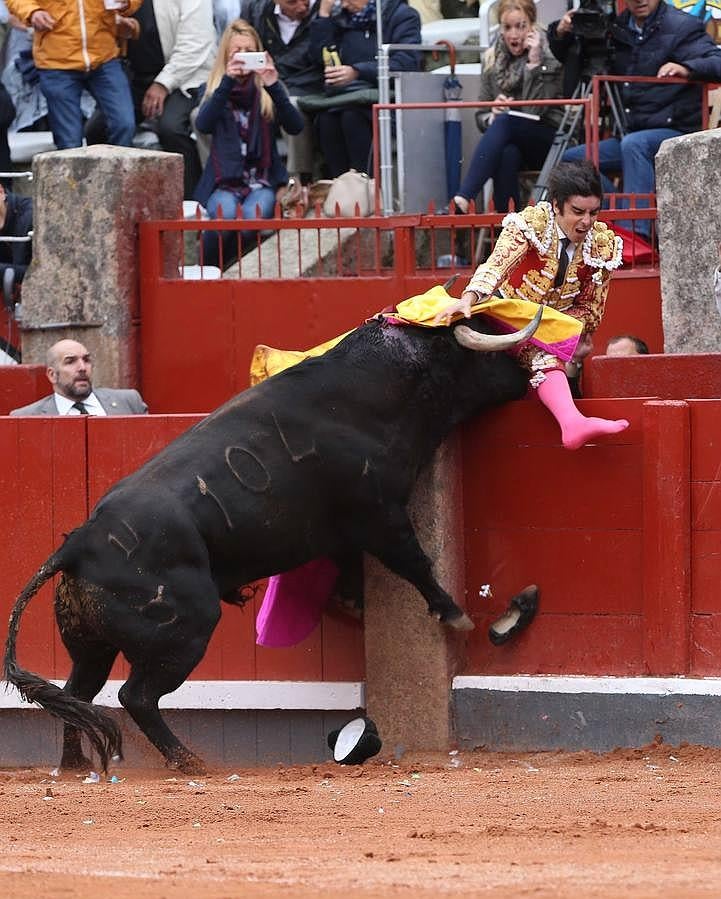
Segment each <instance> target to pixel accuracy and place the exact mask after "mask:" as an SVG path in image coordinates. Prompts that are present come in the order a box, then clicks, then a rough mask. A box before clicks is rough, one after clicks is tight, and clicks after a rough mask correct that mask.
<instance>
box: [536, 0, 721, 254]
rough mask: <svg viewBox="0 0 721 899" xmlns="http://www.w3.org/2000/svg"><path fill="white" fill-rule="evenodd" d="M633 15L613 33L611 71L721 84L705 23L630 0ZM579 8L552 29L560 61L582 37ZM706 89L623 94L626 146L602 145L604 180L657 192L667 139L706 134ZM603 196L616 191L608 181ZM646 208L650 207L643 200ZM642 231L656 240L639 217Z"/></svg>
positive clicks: (720, 60) (653, 88) (650, 0)
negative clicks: (618, 175)
mask: <svg viewBox="0 0 721 899" xmlns="http://www.w3.org/2000/svg"><path fill="white" fill-rule="evenodd" d="M625 5H626V9H625V11H624V12H623V13H621V15H620V16H619V17H618V18H617V19H616V21H615V23H614V24H613V26H612V27H611V36H610V43H611V51H612V52H611V54H610V59H611V65H610V69H609V71H610V74H614V75H649V76H650V75H654V76H656V77H658V78H685V79H691V78H693V79H698V80H701V81H721V48H719V47H717V46H716V44H715V43H714V42H713V40H712V39H711V38H710V37H709V35H708V34H707V33H706V31H705V29H704V26H703V24H702V22H701V21H700V19H698V18H697V17H696V16H690V15H688V14H687V13H685V12H682V11H681V10H678V9H675V8H674V7H673V6H669V5H668V4H667V3H665V2H663V0H626V4H625ZM574 14H575V11H574V10H569V12H567V13H566V14H565V15H564V16H563V18H562V19H560V20H559V21H558V22H553V23H552V24H551V25H550V26H549V28H548V36H549V44H550V47H551V50H552V51H553V53H554V54H555V56H556V57H557V58H558V59H559V60H561V62H565V61H566V58H567V57H568V55H569V53H571V52H572V51H576V50H577V46H576V45H577V42H578V41H580V40H581V39H580V38H578V37H577V36H575V35H574V33H573V16H574ZM701 100H702V91H701V87H700V85H685V84H670V85H659V84H629V85H627V86H624V87H622V88H621V106H622V107H623V112H624V115H625V121H626V126H627V127H626V130H627V133H626V136H625V137H624V138H623V139H622V140H618V139H617V138H615V137H614V138H608V139H606V140H602V141H601V142H600V144H599V167H600V170H601V172H602V173H603V174H604V175H608V174H611V173H615V172H619V171H620V172H622V173H623V190H624V192H625V193H641V194H643V193H653V191H654V190H655V186H656V178H655V171H654V157H655V156H656V153H657V152H658V148H659V147H660V146H661V144H662V143H663V141H665V140H668V139H669V138H671V137H678V136H679V135H680V134H688V133H690V132H692V131H698V130H699V129H700V128H701ZM585 155H586V147H585V145H582V146H578V147H573V148H572V149H570V150H567V151H566V153H565V154H564V157H563V158H564V159H565V160H571V159H583V158H584V157H585ZM604 190H605V191H606V192H607V193H608V192H613V191H614V190H615V186H614V184H613V182H612V181H610V180H609V179H608V178H607V177H606V178H604ZM638 205H639V206H641V205H647V204H645V203H641V202H639V204H638ZM635 226H636V230H637V231H638V232H640V233H641V234H642V235H643V236H645V237H649V236H650V233H651V222H650V221H649V220H647V219H643V220H642V219H639V220H638V221H636V223H635Z"/></svg>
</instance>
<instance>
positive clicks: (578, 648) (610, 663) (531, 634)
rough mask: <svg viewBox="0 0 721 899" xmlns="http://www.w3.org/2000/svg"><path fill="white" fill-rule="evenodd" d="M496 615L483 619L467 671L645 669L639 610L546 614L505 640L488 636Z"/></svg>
mask: <svg viewBox="0 0 721 899" xmlns="http://www.w3.org/2000/svg"><path fill="white" fill-rule="evenodd" d="M491 621H492V619H491V618H490V617H489V618H487V619H485V620H481V621H479V622H478V624H477V628H478V633H479V638H478V640H477V643H476V645H475V646H474V652H473V655H472V658H471V659H469V665H468V667H467V669H466V670H465V671H464V672H463V673H464V674H587V675H607V674H615V675H618V676H629V677H630V676H634V675H641V674H644V673H645V668H644V664H643V619H642V618H641V617H640V616H635V615H624V616H621V615H586V614H583V613H581V614H578V615H545V614H542V615H538V616H537V618H536V620H534V622H533V624H532V625H531V627H529V628H528V630H527V631H525V633H522V634H519V636H518V638H517V639H514V640H512V641H510V642H509V643H506V644H505V645H503V646H494V645H493V644H492V643H491V642H490V641H489V640H488V637H487V631H488V626H489V625H490V624H491ZM474 633H475V632H474Z"/></svg>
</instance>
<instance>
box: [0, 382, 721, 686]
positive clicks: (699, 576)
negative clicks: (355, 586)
mask: <svg viewBox="0 0 721 899" xmlns="http://www.w3.org/2000/svg"><path fill="white" fill-rule="evenodd" d="M582 407H583V409H584V411H586V412H587V413H589V414H596V415H604V416H612V417H618V416H625V417H627V418H628V419H629V420H630V422H631V427H630V428H629V429H628V430H627V431H625V432H624V433H623V434H620V435H617V436H616V437H614V438H608V439H606V440H604V442H603V445H598V446H591V447H584V448H582V449H581V450H578V451H577V452H573V453H571V452H567V451H565V450H563V449H562V447H561V446H560V445H559V436H558V431H557V427H556V425H555V423H554V422H553V420H552V419H551V418H550V416H549V415H548V413H547V412H546V410H545V409H544V408H543V407H541V406H540V404H538V402H537V400H536V399H535V398H534V397H532V398H530V399H528V400H524V401H521V402H517V403H511V404H509V405H508V406H506V407H504V408H502V409H498V410H495V411H493V412H491V413H489V414H487V415H484V416H482V417H480V418H479V419H478V420H477V421H474V422H472V423H470V424H469V425H467V427H466V428H465V431H464V462H463V464H464V520H465V541H466V546H465V548H466V560H467V561H466V601H467V606H468V609H469V612H470V614H471V616H472V618H473V619H474V621H475V623H476V630H475V631H474V632H473V633H472V634H471V635H470V638H469V644H468V664H467V667H466V671H465V673H468V674H480V673H490V674H515V673H531V674H533V673H543V674H550V673H577V674H589V675H609V674H614V675H641V674H650V675H667V674H669V675H670V674H687V675H698V676H704V675H706V676H708V675H714V676H719V675H721V628H720V627H719V625H720V624H721V596H719V591H718V583H719V575H721V555H719V551H718V547H719V545H721V462H720V461H719V458H720V456H719V446H720V445H721V400H691V401H689V402H681V401H647V400H642V399H623V400H621V399H618V400H611V399H608V400H600V399H598V400H584V401H583V403H582ZM195 420H197V419H196V418H195V417H194V416H148V417H132V418H116V417H110V418H102V419H94V418H90V419H85V418H80V417H77V418H64V419H54V418H50V419H40V418H37V419H33V418H30V419H9V418H1V419H0V451H1V452H2V457H3V459H4V461H5V464H4V466H3V467H2V469H0V485H1V486H2V488H3V496H4V498H5V522H6V534H7V535H8V539H6V540H5V541H3V542H2V544H0V565H2V570H3V571H4V572H5V579H4V584H5V587H4V590H3V592H2V597H1V600H0V616H2V620H3V621H6V620H7V617H8V613H9V610H10V607H11V604H12V602H13V601H14V597H15V596H16V595H17V593H18V592H19V590H20V589H21V588H22V586H23V584H24V583H25V582H26V581H27V580H28V579H29V577H30V575H31V574H32V573H33V572H34V571H35V570H36V569H37V568H38V566H39V565H40V564H41V563H42V561H43V560H44V559H45V558H46V557H47V556H48V555H49V554H50V553H51V552H52V550H53V548H55V547H56V546H58V545H59V543H60V542H61V539H62V534H63V533H64V532H67V531H68V530H70V529H71V528H73V527H74V526H76V525H77V524H79V523H81V522H82V521H83V520H84V518H85V517H86V515H87V512H88V510H89V509H90V507H91V506H92V504H93V503H94V502H95V501H96V499H97V498H98V497H99V496H100V495H101V493H102V492H103V491H104V490H105V489H106V488H107V486H108V485H109V484H110V483H111V482H113V481H114V480H115V479H117V478H119V477H122V476H123V475H124V474H126V473H127V472H129V471H130V470H132V469H133V468H134V467H135V466H137V465H139V464H141V463H142V462H143V461H144V460H145V459H147V458H148V457H149V456H150V455H151V454H153V453H154V452H155V451H157V450H158V449H159V448H160V447H162V446H163V445H165V444H166V443H167V442H168V441H169V440H171V439H172V438H173V437H174V436H175V435H177V434H179V433H181V432H182V431H183V430H184V429H185V428H187V427H188V426H189V425H191V424H192V423H193V422H194V421H195ZM485 583H490V584H491V586H492V588H493V592H494V596H493V598H492V599H491V600H482V599H480V598H479V596H478V591H479V588H480V586H481V585H482V584H485ZM529 583H537V584H539V586H540V587H541V605H540V612H539V615H538V617H537V619H536V621H535V622H534V624H533V626H532V627H530V628H529V629H528V630H527V631H526V632H525V633H523V634H521V635H520V636H519V638H518V639H515V640H513V641H512V642H510V643H509V644H507V645H505V646H501V647H494V646H492V645H491V644H490V642H489V641H488V639H487V629H488V626H489V625H490V623H491V622H492V621H493V620H494V619H495V618H497V617H498V616H499V615H500V614H501V613H502V612H503V611H504V610H505V608H506V605H507V602H508V600H509V598H510V597H511V596H512V595H513V594H514V593H516V592H518V591H519V590H520V589H521V588H522V587H524V586H525V585H526V584H529ZM42 596H43V599H40V598H38V599H36V600H35V601H34V602H33V603H32V604H31V605H30V608H29V610H28V612H27V615H26V617H25V618H24V620H23V626H22V629H21V642H20V659H21V662H22V664H23V665H27V666H29V667H30V668H33V669H35V670H38V671H41V672H42V673H43V674H45V675H47V676H51V675H52V676H55V677H63V676H64V675H65V674H66V673H67V668H68V665H67V659H66V657H65V654H64V651H63V649H62V647H61V645H60V641H59V638H58V635H57V631H56V628H55V626H54V623H53V620H52V605H51V594H50V589H49V588H45V590H44V591H43V594H42ZM419 602H421V600H420V597H419ZM257 605H258V603H257V602H255V603H253V604H252V607H249V608H247V609H245V610H240V609H236V608H232V607H227V606H226V607H224V609H223V617H222V621H221V624H220V626H219V627H218V630H217V631H216V634H215V636H214V638H213V640H212V642H211V646H210V649H209V651H208V653H207V655H206V658H205V659H204V660H203V662H202V663H201V665H200V666H199V667H198V669H196V671H195V672H194V675H193V676H194V677H195V678H201V679H232V680H235V679H239V680H245V679H251V680H252V679H261V680H262V679H278V680H331V681H332V680H341V681H342V680H362V678H363V672H364V661H363V655H364V654H363V645H362V630H361V628H360V627H359V626H358V625H357V624H356V623H355V622H353V621H348V620H336V619H334V618H331V617H328V616H326V618H325V620H324V622H323V625H322V628H321V629H319V630H318V632H317V633H316V634H314V635H312V636H311V637H310V638H308V640H306V641H305V642H304V643H303V644H301V645H300V646H298V647H295V648H293V649H290V650H269V649H262V648H260V647H257V646H255V643H254V635H253V623H254V619H255V613H256V611H257ZM0 639H4V633H0ZM125 670H126V669H125V663H124V662H123V663H118V665H117V666H116V670H115V672H114V675H113V676H114V677H121V676H122V675H123V673H124V672H125Z"/></svg>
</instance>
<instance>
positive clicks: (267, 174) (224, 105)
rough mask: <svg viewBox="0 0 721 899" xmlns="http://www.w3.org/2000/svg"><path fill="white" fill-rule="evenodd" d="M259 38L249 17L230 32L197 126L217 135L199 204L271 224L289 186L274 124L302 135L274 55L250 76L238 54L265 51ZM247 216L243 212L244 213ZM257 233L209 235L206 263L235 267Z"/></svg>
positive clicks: (219, 214) (215, 213)
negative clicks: (279, 194) (240, 246)
mask: <svg viewBox="0 0 721 899" xmlns="http://www.w3.org/2000/svg"><path fill="white" fill-rule="evenodd" d="M262 50H263V47H262V44H261V42H260V38H259V37H258V34H257V32H256V31H255V29H254V28H252V27H251V26H250V25H249V24H248V23H247V22H246V21H244V20H243V19H236V20H235V21H234V22H231V24H230V25H229V26H228V27H227V28H226V29H225V31H224V32H223V36H222V38H221V40H220V44H219V46H218V55H217V57H216V60H215V64H214V65H213V68H212V70H211V72H210V76H209V78H208V83H207V84H206V85H205V86H204V87H203V88H201V97H202V98H203V99H202V102H201V106H200V109H199V110H198V117H197V119H196V122H195V127H196V129H197V130H198V131H200V132H202V133H204V134H210V135H211V136H212V141H211V146H210V156H209V158H208V161H207V163H206V164H205V169H204V170H203V174H202V176H201V179H200V181H199V182H198V186H197V188H196V190H195V195H194V196H195V199H196V200H197V201H198V202H199V203H202V205H203V206H205V208H206V209H207V210H208V214H209V215H210V217H211V218H224V219H233V218H239V217H240V216H241V215H242V218H245V219H252V218H272V216H273V209H274V207H275V201H276V192H277V191H278V189H279V188H280V187H282V186H284V185H286V184H287V183H288V172H287V171H286V169H285V166H284V165H283V163H282V161H281V159H280V156H279V154H278V150H277V147H276V140H275V128H276V122H277V124H279V125H282V127H283V128H285V130H286V131H287V132H288V133H289V134H298V133H299V132H300V131H302V129H303V118H302V116H301V114H300V113H299V112H298V110H297V109H296V108H295V107H294V106H293V104H292V103H291V101H290V98H289V97H288V94H287V92H286V90H285V88H284V87H283V85H282V83H281V82H280V81H279V80H278V73H277V72H276V69H275V65H274V64H273V60H272V59H271V57H270V55H269V54H268V53H266V54H265V64H264V66H263V68H261V69H260V70H259V71H257V72H252V71H247V70H246V68H245V65H244V63H243V62H242V61H241V60H240V59H238V58H237V54H239V53H247V52H253V51H262ZM239 210H241V213H239ZM254 233H255V232H252V231H241V232H237V231H221V232H205V233H204V234H203V263H204V264H205V265H220V267H221V268H227V266H228V265H229V264H230V263H231V262H233V261H234V260H235V259H236V258H237V256H238V252H239V249H238V241H239V239H240V242H241V244H242V243H243V242H248V241H249V240H251V239H252V237H253V235H254Z"/></svg>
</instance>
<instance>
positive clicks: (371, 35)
mask: <svg viewBox="0 0 721 899" xmlns="http://www.w3.org/2000/svg"><path fill="white" fill-rule="evenodd" d="M382 21H383V40H384V42H385V43H387V44H420V43H421V19H420V16H419V15H418V13H417V12H416V10H415V9H413V8H412V7H410V6H409V5H408V3H407V0H385V2H384V3H383V20H382ZM331 45H335V46H336V47H337V48H338V52H339V53H340V59H341V62H342V63H343V65H347V66H353V68H354V69H356V70H357V72H358V76H359V78H358V80H359V81H362V82H365V83H366V84H370V85H372V86H373V87H376V86H377V85H378V60H377V59H376V54H377V38H376V24H375V21H372V22H370V23H368V24H367V25H363V26H357V25H353V23H352V22H351V15H350V14H349V13H348V12H347V11H346V10H344V9H343V10H341V11H340V12H339V13H338V14H337V15H333V16H328V17H324V18H321V17H320V16H318V17H317V18H316V19H315V20H314V21H313V22H312V24H311V52H312V53H313V55H314V57H315V60H316V65H317V66H318V68H319V71H320V72H321V76H322V72H323V57H322V49H323V47H329V46H331ZM388 65H389V68H390V70H391V72H415V71H418V70H419V69H420V67H421V55H420V53H419V52H418V51H416V50H393V51H392V52H391V53H390V55H389V59H388Z"/></svg>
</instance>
